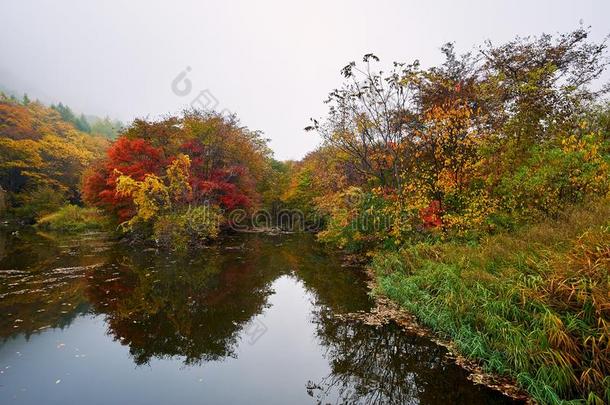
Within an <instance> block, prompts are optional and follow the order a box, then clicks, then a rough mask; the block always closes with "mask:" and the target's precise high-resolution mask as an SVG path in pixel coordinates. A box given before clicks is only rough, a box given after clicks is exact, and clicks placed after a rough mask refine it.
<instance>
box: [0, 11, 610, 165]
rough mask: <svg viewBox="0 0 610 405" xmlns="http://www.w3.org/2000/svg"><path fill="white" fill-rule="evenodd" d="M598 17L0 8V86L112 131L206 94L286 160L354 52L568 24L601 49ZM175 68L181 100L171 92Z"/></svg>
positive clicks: (406, 50)
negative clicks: (587, 33)
mask: <svg viewBox="0 0 610 405" xmlns="http://www.w3.org/2000/svg"><path fill="white" fill-rule="evenodd" d="M458 3H459V4H458ZM609 15H610V2H609V1H607V0H599V1H558V0H553V1H534V0H528V1H516V0H513V1H502V2H500V1H489V0H487V1H485V0H481V1H459V2H458V1H451V0H446V1H431V0H420V1H373V0H369V1H347V0H346V1H331V0H327V1H323V0H314V1H311V0H309V1H302V2H295V1H288V0H285V1H280V0H277V1H275V0H273V1H272V0H269V1H252V0H251V1H247V0H242V1H229V0H222V1H221V0H216V1H151V0H147V1H144V0H142V1H117V0H113V1H108V0H104V1H101V0H100V1H82V0H81V1H77V0H74V1H68V0H65V1H59V0H54V1H50V0H39V1H34V0H13V1H11V0H0V85H2V86H4V87H8V88H10V89H13V90H15V91H16V92H19V93H22V92H27V93H28V95H29V96H30V98H32V99H34V98H40V99H41V100H42V101H44V102H46V103H52V102H59V101H61V102H63V103H65V104H68V105H69V106H71V107H72V108H73V109H74V110H76V111H78V112H84V113H87V114H96V115H100V116H104V115H109V116H110V117H112V118H118V119H121V120H123V121H130V120H132V119H133V118H134V117H150V118H156V117H159V116H161V115H163V114H167V113H177V112H179V111H180V110H182V109H183V108H185V107H187V106H188V105H189V104H190V103H191V101H192V100H193V99H194V98H195V97H196V96H197V95H198V94H199V93H200V92H201V91H204V90H206V89H207V90H208V91H209V93H208V95H209V94H211V95H212V96H213V97H215V99H217V100H218V105H217V106H216V107H217V109H218V110H222V109H227V110H229V111H231V112H235V113H237V114H238V116H239V118H240V119H241V122H242V123H243V124H244V125H246V126H248V127H249V128H251V129H258V130H261V131H263V132H264V133H265V135H266V136H267V137H268V138H271V147H272V148H273V150H274V151H275V154H276V158H278V159H289V158H293V159H294V158H301V157H302V156H304V155H305V154H306V153H307V152H308V151H311V150H312V149H314V147H315V146H316V145H317V144H318V143H319V139H318V138H317V136H316V135H315V134H313V133H306V132H304V131H303V128H304V127H305V126H306V125H308V124H309V117H320V116H323V115H324V113H325V112H326V106H325V105H324V104H323V100H324V99H325V98H326V95H327V94H328V92H329V91H330V90H332V89H333V88H335V87H337V86H339V85H340V83H341V76H340V74H339V70H340V69H341V68H342V67H343V66H344V65H345V64H346V63H348V62H349V61H352V60H356V61H358V60H361V59H362V55H364V54H366V53H369V52H372V53H375V54H376V55H377V56H379V57H380V58H381V59H382V61H385V62H388V63H389V62H391V61H394V60H396V61H405V62H411V61H412V60H414V59H420V60H421V62H422V65H423V66H430V65H433V64H436V63H438V62H440V61H441V54H440V51H439V48H440V46H441V45H442V44H443V43H445V42H448V41H454V42H455V43H456V48H457V49H458V51H460V52H463V51H467V50H470V49H471V48H473V47H475V46H478V45H481V44H482V43H483V42H484V41H485V40H486V39H490V40H492V41H493V42H494V43H501V42H503V41H507V40H510V39H511V38H513V37H514V36H515V35H517V34H518V35H522V36H526V35H538V34H541V33H543V32H546V33H557V32H566V31H569V30H572V29H575V28H577V27H578V24H579V21H580V20H583V22H584V24H585V25H591V26H592V29H593V39H594V40H601V39H602V38H603V37H604V36H605V35H607V34H608V33H610V24H609V21H610V20H609V19H608V16H609ZM187 67H188V68H190V71H189V72H187V74H186V78H187V79H188V80H189V81H190V83H191V91H190V92H188V94H187V95H184V96H180V95H177V94H175V92H173V91H172V81H173V80H174V78H176V76H178V75H179V74H180V73H181V72H183V71H184V72H186V69H187ZM180 83H181V84H183V85H184V82H180ZM179 89H181V90H185V89H184V86H182V87H180V88H179ZM185 92H186V91H185ZM202 100H203V99H202ZM212 100H213V99H212ZM211 103H214V101H211Z"/></svg>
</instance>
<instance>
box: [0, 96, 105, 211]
mask: <svg viewBox="0 0 610 405" xmlns="http://www.w3.org/2000/svg"><path fill="white" fill-rule="evenodd" d="M91 132H92V133H88V132H85V131H82V130H79V129H77V127H76V126H75V124H74V123H72V122H70V121H67V120H66V119H65V118H64V117H62V115H61V114H60V112H58V111H57V110H56V109H54V108H50V107H47V106H45V105H43V104H42V103H40V102H32V101H30V100H29V99H28V98H27V96H26V97H24V99H23V100H20V101H18V100H16V99H15V97H8V96H5V95H3V94H0V186H1V187H2V189H3V190H4V191H5V192H6V194H7V200H8V205H9V207H10V208H11V210H12V212H13V213H14V214H15V215H17V216H19V217H22V218H27V219H30V220H31V219H34V218H36V217H39V216H40V215H43V214H45V213H48V212H50V211H52V210H53V209H55V208H56V207H58V206H59V205H61V204H63V203H64V202H66V201H70V202H74V203H78V202H79V201H80V184H81V179H82V175H83V173H84V171H85V170H86V169H87V167H89V165H90V164H91V163H92V162H93V161H94V160H95V159H97V158H99V157H100V156H102V154H103V153H104V151H105V150H106V148H107V147H108V145H109V142H108V139H107V137H106V136H103V135H97V134H95V133H93V130H91Z"/></svg>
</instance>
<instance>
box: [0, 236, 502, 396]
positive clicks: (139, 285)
mask: <svg viewBox="0 0 610 405" xmlns="http://www.w3.org/2000/svg"><path fill="white" fill-rule="evenodd" d="M372 305H373V302H372V300H371V299H370V298H369V296H368V294H367V288H366V284H365V279H364V276H363V274H362V272H361V270H360V269H357V268H353V267H342V262H341V260H340V259H339V258H338V257H334V256H332V255H329V254H327V253H325V252H324V251H323V249H322V248H321V247H320V246H319V245H318V244H316V243H315V241H314V239H313V237H312V236H311V235H306V234H303V235H284V236H269V235H253V234H246V235H239V236H235V237H230V238H227V239H225V240H223V241H222V243H220V244H218V245H216V246H213V247H210V248H206V249H202V250H201V251H199V252H198V253H197V254H196V255H191V256H189V257H185V256H179V255H166V254H160V253H157V252H155V251H153V250H143V249H134V248H130V247H128V246H124V245H121V244H117V243H113V242H112V241H109V240H107V239H106V238H104V236H103V235H95V234H92V235H86V236H81V237H77V238H59V239H58V238H57V237H56V236H52V235H46V234H41V233H34V232H33V231H24V230H22V231H20V233H19V234H18V235H11V234H9V233H8V232H2V233H0V310H1V314H2V317H1V319H0V335H1V336H0V403H1V404H13V403H14V404H78V403H83V404H84V403H86V404H167V403H174V404H327V403H331V404H336V403H366V404H369V403H380V404H381V403H383V404H386V403H396V404H419V403H421V404H450V403H464V404H496V403H497V404H502V403H512V402H511V401H510V400H509V399H507V398H505V397H503V396H502V395H501V394H499V393H497V392H495V391H493V390H491V389H488V388H486V387H482V386H479V385H475V384H473V383H472V382H470V381H469V380H468V379H467V373H466V372H465V371H463V370H462V369H461V368H459V367H458V366H456V365H454V364H453V363H452V362H451V361H450V360H448V359H447V358H446V350H445V349H443V348H442V347H439V346H437V345H435V344H434V343H432V342H430V341H429V340H427V339H425V338H421V337H417V336H413V335H410V334H407V333H405V332H404V331H402V330H401V329H400V328H399V327H397V326H395V325H393V324H390V325H387V326H384V327H374V326H367V325H364V324H362V323H360V322H358V321H346V320H340V319H338V318H337V317H335V315H336V314H344V313H349V312H354V311H366V310H369V309H370V308H371V307H372Z"/></svg>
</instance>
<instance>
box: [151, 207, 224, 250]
mask: <svg viewBox="0 0 610 405" xmlns="http://www.w3.org/2000/svg"><path fill="white" fill-rule="evenodd" d="M223 221H224V219H223V216H222V214H221V212H220V210H219V209H218V208H215V207H206V206H198V207H194V208H191V207H189V208H187V209H186V210H185V211H181V212H176V213H170V214H165V215H162V216H160V217H159V218H157V220H156V221H155V223H154V225H153V239H154V240H155V241H156V243H157V244H158V245H160V246H162V247H165V248H168V249H174V250H184V249H186V248H188V247H191V246H197V245H199V244H202V243H205V242H207V241H210V240H213V239H216V238H217V237H218V233H219V229H220V225H221V224H222V222H223Z"/></svg>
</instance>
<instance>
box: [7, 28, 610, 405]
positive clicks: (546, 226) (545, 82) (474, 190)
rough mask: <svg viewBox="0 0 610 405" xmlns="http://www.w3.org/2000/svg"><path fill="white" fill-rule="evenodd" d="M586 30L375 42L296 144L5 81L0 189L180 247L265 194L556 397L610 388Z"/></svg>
mask: <svg viewBox="0 0 610 405" xmlns="http://www.w3.org/2000/svg"><path fill="white" fill-rule="evenodd" d="M588 36H589V32H588V31H587V29H584V28H580V29H577V30H575V31H573V32H569V33H566V34H563V35H556V36H551V35H543V36H540V37H531V38H516V39H514V40H512V41H510V42H507V43H505V44H500V45H494V44H492V43H486V44H485V45H484V46H482V47H480V48H477V49H476V50H473V51H472V52H470V53H466V54H458V53H457V52H456V50H455V48H454V46H453V45H452V44H446V45H445V46H443V47H442V48H441V50H442V52H443V55H444V62H443V63H442V64H440V65H438V66H434V67H430V68H425V69H424V68H422V66H421V65H420V63H419V62H418V61H414V62H411V63H403V62H395V63H393V64H392V65H391V66H390V67H389V70H386V71H381V66H384V65H383V64H382V62H381V61H379V59H378V58H377V57H376V56H375V55H373V54H367V55H365V56H364V58H363V60H362V62H361V63H354V62H352V63H349V64H348V65H347V66H345V67H344V68H343V69H342V70H341V74H342V75H343V78H344V84H343V86H342V87H340V88H338V89H335V90H333V91H331V93H330V94H329V96H328V99H327V100H326V101H327V103H328V105H329V111H328V115H327V116H326V117H325V118H323V119H314V120H312V122H311V125H310V126H309V127H308V128H307V129H309V130H312V131H317V132H318V133H319V134H320V135H321V137H322V139H323V143H322V144H321V145H320V147H319V148H317V149H316V150H315V151H313V152H311V153H309V154H308V155H307V156H306V157H305V158H304V159H302V160H301V161H298V162H292V161H291V162H279V161H277V160H275V159H274V158H273V154H272V151H271V150H270V148H269V146H268V141H267V140H266V139H265V138H264V136H263V134H262V133H260V132H258V131H253V130H250V129H248V128H247V127H245V126H243V125H241V124H240V122H239V121H238V119H237V118H236V117H235V116H225V115H222V114H219V113H215V112H206V111H185V112H184V113H182V114H180V115H176V116H167V117H165V118H162V119H158V120H143V119H137V120H135V121H134V122H133V123H132V124H130V125H129V126H127V127H126V128H123V129H121V130H120V131H119V133H118V136H117V137H116V139H114V138H115V136H114V135H113V136H109V135H108V134H106V133H105V132H104V131H101V130H97V131H96V130H94V126H93V125H91V123H90V122H89V121H87V119H86V117H84V116H79V117H77V116H76V115H75V114H74V113H73V112H71V110H69V109H67V107H65V106H64V105H62V104H59V105H57V106H52V107H45V106H43V105H42V104H40V103H38V102H32V101H30V100H23V101H18V100H15V99H8V98H6V97H5V98H4V99H3V100H0V133H1V134H2V137H1V138H0V158H1V161H0V170H1V183H0V185H1V186H2V193H3V195H4V197H5V200H6V201H7V202H8V206H9V212H10V213H11V215H14V216H16V217H26V218H30V219H34V220H37V221H38V222H39V224H48V226H50V227H51V228H55V229H62V228H66V229H80V228H83V227H85V228H86V226H81V225H82V224H83V223H88V222H90V223H91V224H92V225H96V224H97V223H98V222H99V220H100V218H103V219H104V220H106V221H108V222H109V223H111V224H114V225H115V226H116V228H117V229H118V230H119V231H120V232H121V233H123V234H125V235H128V236H129V237H130V238H131V239H132V240H143V241H148V243H154V244H156V245H157V246H159V247H165V248H169V249H173V250H184V249H187V248H193V247H197V246H198V245H200V244H201V243H209V242H210V241H211V240H213V239H215V238H216V237H218V236H219V234H221V232H222V231H223V230H224V229H227V228H229V226H228V225H230V224H231V221H234V220H236V219H237V220H244V219H245V220H246V222H248V223H249V224H250V225H252V224H254V221H252V220H250V219H251V218H248V214H250V215H253V214H255V213H256V212H258V211H259V210H260V209H266V210H267V211H269V212H271V213H276V212H277V211H278V210H287V211H288V212H291V213H298V215H297V219H298V220H299V221H305V222H312V223H314V222H315V224H314V225H315V227H320V226H321V228H319V229H318V230H319V232H318V239H319V240H320V241H321V242H323V243H327V244H328V245H329V246H333V247H337V248H341V249H344V250H346V251H350V252H359V253H362V254H363V255H364V256H366V257H367V258H368V259H369V260H370V263H371V264H370V266H371V269H372V271H373V272H374V274H375V277H376V278H377V287H376V292H377V293H380V294H385V295H387V296H388V297H390V298H391V299H393V300H395V301H396V302H398V303H399V304H401V305H402V306H404V307H405V308H407V309H408V310H410V311H411V312H413V313H414V314H415V315H416V316H417V317H418V319H419V320H420V321H421V322H422V323H424V324H425V325H427V326H429V327H430V328H432V329H433V330H434V331H436V332H437V333H439V334H441V335H443V336H444V337H446V338H450V339H451V340H452V341H453V342H454V343H455V346H456V349H457V350H459V351H460V352H461V353H462V354H464V355H465V356H466V357H469V358H471V359H473V360H476V361H479V362H480V363H481V365H482V366H483V367H484V368H485V369H486V370H488V371H492V372H494V373H498V374H502V375H508V376H510V377H512V378H514V379H515V380H516V381H517V382H518V384H519V385H520V386H521V387H522V388H523V389H525V390H527V391H528V392H529V393H530V395H532V397H533V398H535V399H536V400H538V401H540V402H542V403H561V402H562V401H566V400H575V401H580V402H588V403H600V404H601V403H604V402H606V403H609V402H610V377H609V375H610V343H609V341H610V298H609V294H610V292H609V269H610V232H609V231H610V208H609V207H610V204H609V203H610V194H609V191H610V107H609V104H608V102H607V98H606V96H607V93H608V91H610V86H609V85H608V84H605V85H604V84H600V83H599V79H600V78H602V77H603V74H604V72H605V69H606V67H607V65H608V54H607V47H606V43H605V42H603V43H595V42H592V41H591V40H590V39H589V38H588ZM108 122H110V124H112V122H111V121H110V120H109V121H108ZM85 123H87V125H89V127H87V125H85ZM98 134H102V135H98ZM111 135H112V134H111ZM109 138H113V140H112V141H109ZM66 203H69V204H70V205H67V206H64V207H63V208H60V207H61V206H62V204H66ZM79 206H85V207H87V208H80V207H79ZM57 209H59V211H57ZM54 211H56V212H54ZM235 213H238V214H239V215H238V216H235V215H234V214H235ZM271 224H272V225H273V224H274V223H273V221H272V222H271ZM275 225H277V224H275ZM280 225H285V224H280Z"/></svg>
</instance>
